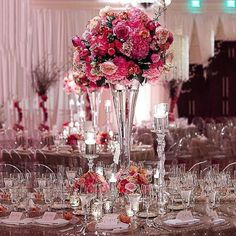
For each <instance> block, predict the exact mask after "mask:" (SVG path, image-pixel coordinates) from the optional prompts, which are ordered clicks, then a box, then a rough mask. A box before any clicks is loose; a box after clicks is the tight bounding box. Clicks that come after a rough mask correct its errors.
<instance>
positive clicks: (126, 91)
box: [110, 80, 140, 168]
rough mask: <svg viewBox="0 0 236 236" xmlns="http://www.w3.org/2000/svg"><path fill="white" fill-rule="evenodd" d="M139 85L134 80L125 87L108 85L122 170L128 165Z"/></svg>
mask: <svg viewBox="0 0 236 236" xmlns="http://www.w3.org/2000/svg"><path fill="white" fill-rule="evenodd" d="M139 84H140V83H139V81H136V80H133V81H132V83H131V84H130V85H126V86H125V85H121V84H110V88H111V93H112V97H113V103H114V108H115V113H116V118H117V126H118V133H119V144H120V158H119V164H120V166H121V167H123V168H126V167H129V165H130V145H131V142H130V140H131V131H132V124H133V118H134V111H135V106H136V101H137V97H138V92H139Z"/></svg>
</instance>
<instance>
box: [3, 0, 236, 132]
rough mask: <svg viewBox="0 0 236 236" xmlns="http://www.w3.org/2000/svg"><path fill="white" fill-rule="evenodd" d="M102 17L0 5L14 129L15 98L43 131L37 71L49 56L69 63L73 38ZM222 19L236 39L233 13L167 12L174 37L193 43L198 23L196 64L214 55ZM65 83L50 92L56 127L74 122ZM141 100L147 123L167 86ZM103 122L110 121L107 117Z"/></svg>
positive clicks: (13, 2) (19, 1) (31, 124)
mask: <svg viewBox="0 0 236 236" xmlns="http://www.w3.org/2000/svg"><path fill="white" fill-rule="evenodd" d="M97 14H98V10H97V9H93V8H92V6H91V7H86V9H85V8H83V7H81V8H78V7H77V8H75V9H73V8H72V7H71V8H66V7H64V8H62V7H60V6H58V7H56V8H52V7H50V6H43V5H41V6H40V5H33V4H32V2H31V0H1V1H0V30H1V34H0V104H5V107H6V112H7V113H8V115H7V117H8V120H7V125H8V126H10V125H12V123H13V121H14V119H15V117H14V112H13V108H12V100H13V99H23V102H21V105H22V107H23V113H24V118H25V119H24V125H25V126H26V127H27V128H28V129H32V128H36V127H37V125H38V124H39V121H40V119H41V118H40V117H39V115H40V113H39V109H38V104H37V103H38V101H37V96H36V94H35V93H34V92H33V91H32V88H31V70H32V69H33V68H34V67H35V65H36V64H37V63H38V62H39V61H40V60H42V59H43V58H45V57H48V58H49V59H51V60H52V61H54V62H55V63H56V64H57V65H58V66H64V65H69V64H70V61H71V51H72V46H71V38H72V36H73V35H75V34H78V35H81V34H82V32H83V31H84V28H85V26H86V24H87V21H88V20H89V19H91V18H92V17H93V16H95V15H97ZM219 19H220V20H221V22H222V26H223V31H224V34H225V39H227V40H228V39H235V38H236V16H234V15H230V14H214V15H213V14H208V13H207V14H200V15H197V14H189V13H188V14H187V13H184V14H182V13H181V14H180V13H178V12H174V11H173V10H171V9H170V11H167V14H166V26H167V27H168V28H169V29H170V30H171V31H172V32H173V33H174V34H178V35H182V36H184V37H187V38H188V39H189V42H191V35H192V31H193V23H194V22H195V23H196V28H197V33H198V39H199V45H198V46H197V47H195V48H199V49H200V54H201V56H199V57H198V58H197V59H196V61H195V63H203V64H204V63H206V62H207V60H208V58H209V57H210V56H212V53H213V48H214V36H215V35H216V32H217V25H218V22H219ZM161 21H162V22H163V19H161ZM222 39H223V38H222ZM190 53H194V52H191V51H190ZM196 54H197V52H196ZM190 59H191V57H190ZM190 63H191V60H190ZM65 72H66V71H65ZM62 84H63V75H61V78H60V80H59V82H58V83H57V84H56V85H55V86H54V87H52V88H51V89H50V91H49V94H48V97H49V100H48V102H47V107H48V108H49V117H50V126H51V127H52V126H53V125H61V124H62V123H63V122H64V121H67V120H68V116H69V112H68V96H67V95H66V94H65V93H64V91H63V85H62ZM103 97H104V98H106V99H108V98H110V93H109V92H108V91H107V92H104V94H103ZM138 99H139V100H138V104H137V111H136V114H138V115H136V120H137V121H138V122H141V121H142V120H148V119H150V117H151V113H152V112H151V111H152V107H153V104H156V103H157V102H160V101H168V92H167V88H165V87H163V85H162V84H161V83H160V84H158V85H156V86H151V85H146V86H144V87H143V88H141V91H140V94H139V98H138ZM144 101H145V106H144V105H143V104H144ZM102 107H103V106H101V111H103V110H102V109H103V108H102ZM141 111H143V112H141ZM140 114H141V115H140ZM100 122H101V124H103V123H104V117H103V116H101V119H100Z"/></svg>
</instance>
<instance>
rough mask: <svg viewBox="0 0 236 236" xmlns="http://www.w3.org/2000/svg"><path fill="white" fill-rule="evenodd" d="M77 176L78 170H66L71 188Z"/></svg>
mask: <svg viewBox="0 0 236 236" xmlns="http://www.w3.org/2000/svg"><path fill="white" fill-rule="evenodd" d="M76 175H77V171H76V170H73V169H69V168H67V169H66V177H67V179H68V181H69V185H70V186H73V183H74V180H75V177H76Z"/></svg>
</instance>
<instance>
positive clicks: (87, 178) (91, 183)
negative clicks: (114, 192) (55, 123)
mask: <svg viewBox="0 0 236 236" xmlns="http://www.w3.org/2000/svg"><path fill="white" fill-rule="evenodd" d="M97 184H98V185H101V186H99V187H100V188H99V189H100V191H101V192H107V191H108V190H109V184H108V183H107V182H106V180H105V178H104V177H103V176H102V175H99V174H97V173H96V172H91V171H88V172H87V173H85V174H83V175H82V176H81V177H80V178H79V179H77V180H76V181H75V184H74V188H75V189H79V188H80V187H81V186H83V187H86V188H87V190H88V192H90V193H92V192H94V190H95V189H94V187H95V185H97Z"/></svg>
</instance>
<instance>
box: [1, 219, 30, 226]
mask: <svg viewBox="0 0 236 236" xmlns="http://www.w3.org/2000/svg"><path fill="white" fill-rule="evenodd" d="M32 222H33V219H31V218H25V219H22V220H11V219H9V218H7V219H3V220H2V221H1V223H3V224H10V225H27V224H30V223H32Z"/></svg>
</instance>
